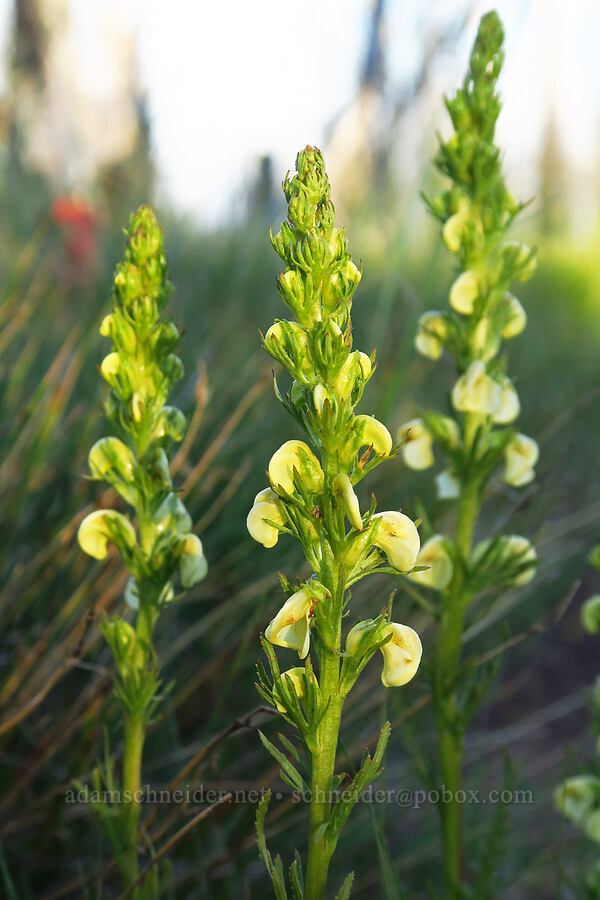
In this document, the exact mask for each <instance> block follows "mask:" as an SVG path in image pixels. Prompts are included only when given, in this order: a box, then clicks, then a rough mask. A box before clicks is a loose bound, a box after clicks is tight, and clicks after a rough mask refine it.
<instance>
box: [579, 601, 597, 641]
mask: <svg viewBox="0 0 600 900" xmlns="http://www.w3.org/2000/svg"><path fill="white" fill-rule="evenodd" d="M581 624H582V625H583V627H584V628H585V630H586V631H589V633H590V634H597V633H598V631H600V594H596V595H595V596H593V597H589V598H588V599H587V600H586V601H585V603H584V604H583V606H582V607H581Z"/></svg>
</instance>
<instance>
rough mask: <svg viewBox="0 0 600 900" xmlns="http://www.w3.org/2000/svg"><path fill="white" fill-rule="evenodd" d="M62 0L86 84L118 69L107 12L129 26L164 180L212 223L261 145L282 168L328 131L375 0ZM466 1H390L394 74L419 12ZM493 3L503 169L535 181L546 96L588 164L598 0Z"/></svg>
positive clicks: (411, 53)
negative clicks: (500, 44)
mask: <svg viewBox="0 0 600 900" xmlns="http://www.w3.org/2000/svg"><path fill="white" fill-rule="evenodd" d="M46 2H52V3H55V4H56V3H57V2H58V0H46ZM65 2H67V0H65ZM68 2H70V6H71V15H72V21H73V27H74V28H75V34H76V40H77V44H78V47H79V49H80V51H81V55H80V60H81V62H80V64H79V66H78V72H77V75H76V77H77V78H78V79H84V80H85V82H86V84H88V85H89V87H88V89H89V91H90V94H91V96H93V95H94V93H95V92H100V91H102V90H103V87H104V86H105V84H106V83H107V82H108V81H110V75H111V72H110V57H107V55H106V44H107V43H108V41H107V40H106V34H107V30H106V29H107V22H109V21H111V20H117V21H119V20H120V21H121V22H122V23H123V27H125V28H130V29H132V30H133V32H134V33H135V35H136V41H137V47H138V56H139V68H140V81H141V83H142V85H143V87H144V88H145V89H146V90H147V93H148V100H149V112H150V117H151V122H152V129H153V140H154V149H155V155H156V159H157V162H158V166H159V172H160V176H161V185H162V187H163V190H164V191H165V193H167V194H168V195H169V196H170V198H171V199H172V200H173V201H174V202H175V204H176V206H177V207H178V209H179V210H181V211H182V212H187V213H190V214H191V215H193V216H194V218H196V219H198V220H200V221H204V222H214V221H218V220H219V219H222V218H224V217H225V216H227V214H228V212H229V211H230V209H231V202H232V201H231V198H232V195H233V194H234V191H235V189H236V188H237V187H238V186H239V185H240V183H241V182H242V181H243V179H244V178H245V177H246V176H247V175H248V173H250V172H252V171H253V166H254V164H255V161H256V159H257V157H259V156H260V155H262V154H265V153H270V154H272V156H273V157H274V161H275V166H276V173H277V174H279V173H280V172H281V174H283V172H284V171H285V170H286V169H287V168H288V167H289V166H292V165H293V161H294V158H295V155H296V152H297V150H298V149H299V148H300V147H302V146H304V145H305V144H306V143H313V142H314V143H317V144H320V143H321V142H322V137H323V132H324V128H325V126H326V125H327V123H328V122H329V121H330V120H331V118H332V117H333V116H334V115H335V114H336V113H337V112H338V111H339V110H340V109H341V108H343V106H344V105H345V104H346V103H347V102H348V101H349V100H350V99H351V98H352V96H353V94H354V90H355V86H356V83H357V77H358V74H359V70H360V66H361V64H362V60H363V53H364V47H365V42H366V36H367V32H366V24H367V22H368V11H369V5H370V4H369V0H302V2H298V0H168V2H165V0H68ZM465 3H466V0H433V2H421V0H388V32H387V46H388V51H389V52H388V66H389V69H390V74H391V76H392V81H393V82H395V83H399V82H400V81H401V80H402V79H403V78H404V77H406V74H407V72H410V71H411V68H412V66H413V65H414V63H415V60H416V59H418V49H419V44H418V43H417V40H416V34H417V31H416V28H417V27H418V23H419V22H421V23H423V22H425V23H426V24H427V23H432V22H436V21H444V20H447V19H448V18H449V17H452V16H453V15H456V14H457V13H459V12H460V10H462V9H463V8H464V5H465ZM490 5H491V4H490V3H483V2H475V4H474V12H475V17H474V20H473V25H472V27H471V28H470V29H469V34H468V35H467V36H466V37H465V42H464V45H463V46H460V47H456V48H454V49H453V52H452V54H451V55H449V56H447V57H446V58H445V59H444V60H443V65H441V66H439V67H438V72H437V76H436V77H437V79H438V81H439V89H440V113H442V105H441V92H442V91H447V92H450V91H452V90H453V88H455V87H456V85H457V83H458V81H459V79H460V78H461V76H462V73H463V71H464V67H465V64H466V59H467V54H468V49H469V45H470V43H471V41H472V39H473V35H474V29H475V26H476V16H478V15H479V14H481V13H482V12H484V11H485V10H486V9H487V8H489V6H490ZM495 6H496V8H497V9H498V12H499V13H500V15H501V17H502V18H503V21H504V24H505V28H506V32H507V41H506V68H505V73H504V76H503V81H502V93H503V97H504V100H505V103H506V106H505V111H504V112H503V114H502V117H501V120H500V127H499V135H498V136H499V139H500V141H501V143H502V144H503V146H504V147H505V148H506V159H507V165H508V168H509V170H510V171H511V172H512V173H513V174H515V173H516V175H517V177H518V178H519V179H520V180H521V181H523V187H524V188H525V190H526V191H527V190H529V192H531V191H532V190H535V185H532V184H530V183H528V181H530V173H531V171H532V164H533V162H534V160H535V157H536V155H537V153H538V151H539V139H540V135H541V133H542V130H543V127H544V124H545V120H546V115H547V109H548V97H549V96H551V97H552V99H553V102H554V105H555V109H556V112H557V117H558V123H559V126H560V135H561V143H562V149H563V152H564V153H565V155H566V156H567V157H568V158H569V159H570V160H571V161H572V162H574V163H575V164H576V165H577V166H579V167H580V168H581V169H582V171H583V170H587V169H588V168H591V167H593V166H596V165H597V161H596V155H597V153H598V134H599V133H600V90H599V89H598V88H599V85H600V55H599V54H598V52H597V47H598V46H599V45H600V3H598V2H596V0H570V2H569V3H565V2H564V0H498V2H497V3H496V4H495ZM9 10H10V0H0V31H1V33H2V34H3V35H4V36H6V34H7V30H8V22H9ZM103 35H104V41H103V40H102V36H103ZM4 44H5V46H6V37H4ZM107 59H108V62H107ZM440 121H443V118H441V119H440ZM516 187H517V188H520V187H521V185H520V184H517V185H516Z"/></svg>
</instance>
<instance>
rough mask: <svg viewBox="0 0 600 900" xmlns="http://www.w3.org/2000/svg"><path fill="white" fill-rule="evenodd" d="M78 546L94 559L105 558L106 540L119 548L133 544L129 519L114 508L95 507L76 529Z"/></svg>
mask: <svg viewBox="0 0 600 900" xmlns="http://www.w3.org/2000/svg"><path fill="white" fill-rule="evenodd" d="M77 540H78V541H79V546H80V547H81V549H82V550H83V552H84V553H87V554H88V556H93V557H94V559H105V558H106V555H107V553H108V549H107V544H108V541H109V540H110V541H113V543H114V544H116V545H117V547H118V548H119V550H121V551H122V550H123V549H128V550H131V549H133V547H134V546H135V543H136V537H135V531H134V530H133V526H132V524H131V522H130V521H129V519H128V518H127V517H126V516H124V515H123V514H122V513H120V512H117V511H116V510H114V509H97V510H95V511H94V512H92V513H90V514H89V515H88V516H86V517H85V519H84V520H83V522H82V523H81V525H80V526H79V530H78V531H77Z"/></svg>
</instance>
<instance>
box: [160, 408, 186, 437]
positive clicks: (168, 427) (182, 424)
mask: <svg viewBox="0 0 600 900" xmlns="http://www.w3.org/2000/svg"><path fill="white" fill-rule="evenodd" d="M186 427H187V422H186V418H185V416H184V414H183V413H182V412H181V410H180V409H177V407H176V406H163V408H162V409H161V411H160V412H159V414H158V416H157V419H156V436H157V437H159V438H160V437H169V438H171V440H172V441H181V440H183V436H184V435H185V429H186Z"/></svg>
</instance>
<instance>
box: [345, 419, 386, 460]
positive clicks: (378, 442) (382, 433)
mask: <svg viewBox="0 0 600 900" xmlns="http://www.w3.org/2000/svg"><path fill="white" fill-rule="evenodd" d="M354 424H355V427H356V428H357V431H358V434H359V435H360V438H359V439H360V442H361V443H360V446H364V447H373V450H374V451H375V453H376V454H377V456H388V455H389V453H390V451H391V449H392V446H393V442H392V436H391V434H390V433H389V431H388V430H387V428H386V427H385V425H383V424H382V423H381V422H379V421H378V420H377V419H375V418H373V416H356V418H355V420H354Z"/></svg>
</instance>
